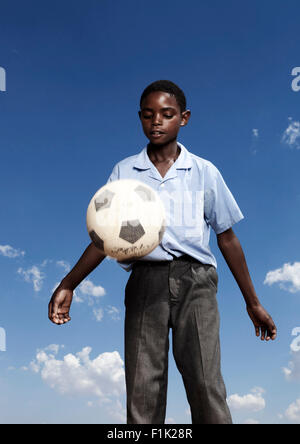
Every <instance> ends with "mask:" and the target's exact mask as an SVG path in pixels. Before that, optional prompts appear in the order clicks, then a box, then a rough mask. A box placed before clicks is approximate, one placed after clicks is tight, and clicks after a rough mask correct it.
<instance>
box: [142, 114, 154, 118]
mask: <svg viewBox="0 0 300 444" xmlns="http://www.w3.org/2000/svg"><path fill="white" fill-rule="evenodd" d="M151 117H152V116H149V115H145V114H144V115H143V119H151Z"/></svg>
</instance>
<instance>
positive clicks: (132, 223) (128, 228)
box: [119, 219, 145, 244]
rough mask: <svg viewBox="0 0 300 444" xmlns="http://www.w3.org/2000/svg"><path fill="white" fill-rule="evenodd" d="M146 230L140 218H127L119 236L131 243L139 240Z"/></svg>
mask: <svg viewBox="0 0 300 444" xmlns="http://www.w3.org/2000/svg"><path fill="white" fill-rule="evenodd" d="M144 234H145V230H144V228H143V227H142V225H141V223H140V221H139V220H137V219H135V220H125V221H123V222H122V228H121V230H120V234H119V237H120V238H121V239H123V240H125V241H127V242H129V243H131V244H134V243H135V242H137V241H138V240H139V239H140V238H141V237H142V236H144Z"/></svg>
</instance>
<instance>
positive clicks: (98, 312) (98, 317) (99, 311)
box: [93, 308, 103, 322]
mask: <svg viewBox="0 0 300 444" xmlns="http://www.w3.org/2000/svg"><path fill="white" fill-rule="evenodd" d="M93 313H94V316H95V318H96V321H97V322H100V321H102V319H103V309H102V308H94V309H93Z"/></svg>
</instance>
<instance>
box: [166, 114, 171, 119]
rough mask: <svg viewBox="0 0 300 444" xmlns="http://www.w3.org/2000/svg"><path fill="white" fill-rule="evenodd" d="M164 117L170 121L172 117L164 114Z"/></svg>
mask: <svg viewBox="0 0 300 444" xmlns="http://www.w3.org/2000/svg"><path fill="white" fill-rule="evenodd" d="M164 117H166V118H167V119H172V117H173V116H170V115H168V114H164Z"/></svg>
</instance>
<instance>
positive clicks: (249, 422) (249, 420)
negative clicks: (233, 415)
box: [243, 418, 259, 424]
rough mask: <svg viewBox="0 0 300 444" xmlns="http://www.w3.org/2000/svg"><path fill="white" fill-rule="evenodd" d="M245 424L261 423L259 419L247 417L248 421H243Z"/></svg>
mask: <svg viewBox="0 0 300 444" xmlns="http://www.w3.org/2000/svg"><path fill="white" fill-rule="evenodd" d="M243 424H259V421H257V419H252V418H249V419H246V421H244V422H243Z"/></svg>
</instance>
